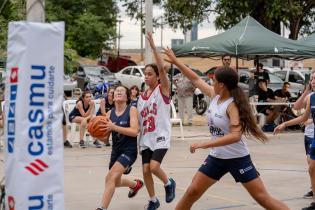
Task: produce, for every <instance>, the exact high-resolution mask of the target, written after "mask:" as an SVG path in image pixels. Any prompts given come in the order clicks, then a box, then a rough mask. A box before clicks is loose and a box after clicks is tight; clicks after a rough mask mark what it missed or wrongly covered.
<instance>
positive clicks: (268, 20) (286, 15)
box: [122, 0, 315, 39]
mask: <svg viewBox="0 0 315 210" xmlns="http://www.w3.org/2000/svg"><path fill="white" fill-rule="evenodd" d="M122 1H123V2H125V4H124V5H125V6H126V7H127V11H128V14H129V15H130V16H131V17H135V18H137V17H138V11H139V10H138V6H137V5H139V3H138V1H137V0H122ZM131 4H132V5H131ZM160 5H161V6H162V7H163V8H164V10H165V20H167V22H168V24H169V25H170V26H171V27H172V28H174V29H178V28H180V29H182V30H183V31H186V30H188V29H190V28H191V27H192V22H193V21H195V22H197V23H201V22H202V21H204V20H207V19H208V20H209V17H210V15H211V14H215V15H216V19H215V21H214V23H215V26H216V28H217V29H224V30H227V29H229V28H231V27H232V26H234V25H235V24H236V23H238V22H239V21H240V20H241V19H243V18H244V17H246V16H247V15H251V16H252V17H253V18H255V19H256V20H257V21H258V22H260V23H261V24H262V25H263V26H265V27H266V28H268V29H270V30H272V31H274V32H275V33H278V34H280V31H281V28H280V23H281V22H283V23H284V25H285V26H286V27H288V28H289V29H290V36H289V37H290V38H292V39H297V38H298V35H299V34H304V33H311V32H314V29H315V24H314V20H315V10H314V8H315V1H314V0H256V1H253V0H243V1H231V0H189V1H182V0H161V2H160Z"/></svg>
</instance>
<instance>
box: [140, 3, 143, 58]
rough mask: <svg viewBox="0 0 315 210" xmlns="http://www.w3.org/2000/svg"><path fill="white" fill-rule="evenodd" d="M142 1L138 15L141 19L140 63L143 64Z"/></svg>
mask: <svg viewBox="0 0 315 210" xmlns="http://www.w3.org/2000/svg"><path fill="white" fill-rule="evenodd" d="M142 1H143V0H140V13H141V18H140V42H141V43H140V45H141V47H140V48H141V49H140V53H141V62H143V31H142V28H143V12H142Z"/></svg>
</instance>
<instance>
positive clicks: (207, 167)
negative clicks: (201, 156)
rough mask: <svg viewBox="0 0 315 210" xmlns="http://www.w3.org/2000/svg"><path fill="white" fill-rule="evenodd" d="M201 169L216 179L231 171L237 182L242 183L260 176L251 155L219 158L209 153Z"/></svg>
mask: <svg viewBox="0 0 315 210" xmlns="http://www.w3.org/2000/svg"><path fill="white" fill-rule="evenodd" d="M199 171H200V172H201V173H203V174H205V175H206V176H208V177H210V178H212V179H214V180H220V179H221V177H223V176H224V175H225V174H226V173H228V172H229V173H230V174H231V175H232V176H233V178H234V179H235V181H236V182H241V183H247V182H249V181H251V180H253V179H256V178H257V177H258V176H259V174H258V172H257V171H256V168H255V166H254V165H253V163H252V160H251V158H250V156H249V155H247V156H244V157H240V158H232V159H219V158H215V157H212V156H211V155H209V156H208V157H207V159H206V160H205V162H204V163H203V164H202V166H201V167H200V168H199Z"/></svg>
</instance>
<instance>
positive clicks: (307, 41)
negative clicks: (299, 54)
mask: <svg viewBox="0 0 315 210" xmlns="http://www.w3.org/2000/svg"><path fill="white" fill-rule="evenodd" d="M298 42H299V43H301V44H304V45H308V46H312V47H313V48H315V33H313V34H311V35H309V36H307V37H304V38H302V39H299V40H298Z"/></svg>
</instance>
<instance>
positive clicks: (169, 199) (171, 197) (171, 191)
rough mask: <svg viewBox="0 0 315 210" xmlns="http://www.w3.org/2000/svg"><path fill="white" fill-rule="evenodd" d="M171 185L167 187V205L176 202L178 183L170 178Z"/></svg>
mask: <svg viewBox="0 0 315 210" xmlns="http://www.w3.org/2000/svg"><path fill="white" fill-rule="evenodd" d="M169 180H170V182H171V184H169V185H166V186H165V201H166V203H170V202H172V201H173V200H174V198H175V188H176V183H175V181H174V179H172V178H169Z"/></svg>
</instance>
